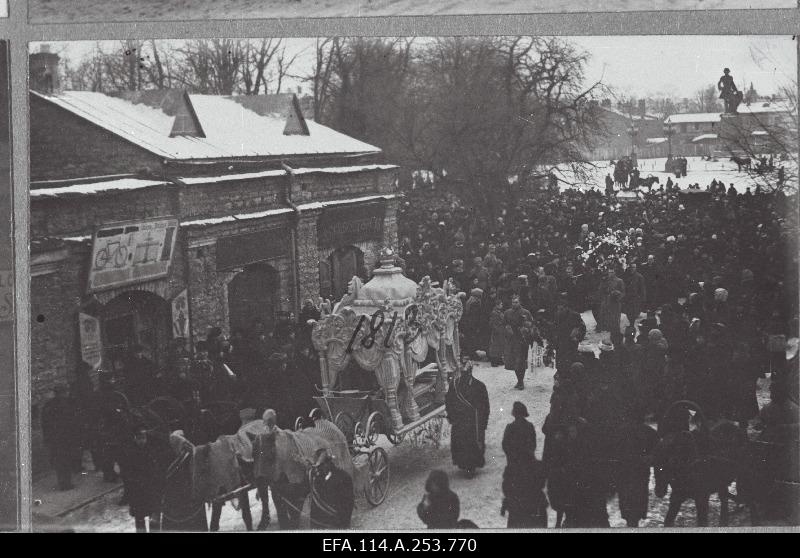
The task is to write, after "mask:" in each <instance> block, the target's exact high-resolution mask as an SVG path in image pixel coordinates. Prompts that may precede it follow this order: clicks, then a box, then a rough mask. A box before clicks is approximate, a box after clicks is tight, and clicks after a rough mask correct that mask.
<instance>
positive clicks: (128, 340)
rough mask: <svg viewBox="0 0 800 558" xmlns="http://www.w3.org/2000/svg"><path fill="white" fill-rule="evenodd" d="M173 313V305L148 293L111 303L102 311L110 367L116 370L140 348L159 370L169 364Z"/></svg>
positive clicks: (128, 295)
mask: <svg viewBox="0 0 800 558" xmlns="http://www.w3.org/2000/svg"><path fill="white" fill-rule="evenodd" d="M170 313H171V308H170V304H169V302H167V301H166V300H164V299H163V298H161V297H160V296H158V295H156V294H153V293H151V292H147V291H128V292H125V293H122V294H121V295H119V296H116V297H114V298H112V299H111V300H110V301H108V303H107V304H106V305H105V306H103V308H102V310H101V311H100V322H101V330H102V336H103V347H104V351H103V352H104V357H105V359H104V360H105V362H106V366H107V367H111V368H112V369H113V368H114V367H115V363H116V362H119V361H120V360H122V359H124V358H125V357H126V355H127V354H128V353H129V351H130V350H131V348H132V347H133V346H134V345H137V344H138V345H142V346H144V348H145V353H146V354H147V356H149V358H150V359H151V360H152V361H153V362H154V363H155V364H156V365H157V366H163V365H164V364H166V359H167V354H168V353H167V351H168V346H169V342H170V340H171V339H172V334H171V333H172V322H171V319H170Z"/></svg>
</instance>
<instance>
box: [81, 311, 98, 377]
mask: <svg viewBox="0 0 800 558" xmlns="http://www.w3.org/2000/svg"><path fill="white" fill-rule="evenodd" d="M78 325H79V327H80V329H81V359H82V360H83V361H84V362H85V363H86V364H88V365H89V366H91V367H92V369H93V370H97V369H98V368H100V362H101V361H102V356H103V345H102V342H101V340H100V320H98V319H97V318H95V317H94V316H90V315H89V314H84V313H83V312H81V313H80V314H78Z"/></svg>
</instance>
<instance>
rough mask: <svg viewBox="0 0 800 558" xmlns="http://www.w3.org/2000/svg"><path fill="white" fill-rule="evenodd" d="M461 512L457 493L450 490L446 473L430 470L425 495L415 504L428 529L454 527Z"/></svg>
mask: <svg viewBox="0 0 800 558" xmlns="http://www.w3.org/2000/svg"><path fill="white" fill-rule="evenodd" d="M460 514H461V503H460V501H459V499H458V495H456V493H455V492H453V491H452V490H450V480H449V479H448V478H447V473H445V472H444V471H440V470H438V469H437V470H434V471H431V473H430V475H428V480H427V481H426V482H425V495H424V496H423V497H422V501H421V502H420V503H419V504H417V516H419V518H420V519H421V520H422V522H423V523H424V524H425V525H426V526H427V527H428V529H455V528H456V527H457V525H458V517H459V515H460Z"/></svg>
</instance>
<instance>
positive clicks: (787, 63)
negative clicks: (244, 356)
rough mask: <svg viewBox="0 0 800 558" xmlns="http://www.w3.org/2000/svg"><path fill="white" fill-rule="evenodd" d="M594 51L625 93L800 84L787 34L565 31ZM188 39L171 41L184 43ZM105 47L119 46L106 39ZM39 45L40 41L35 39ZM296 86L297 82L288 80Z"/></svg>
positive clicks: (309, 61) (595, 76) (291, 42)
mask: <svg viewBox="0 0 800 558" xmlns="http://www.w3.org/2000/svg"><path fill="white" fill-rule="evenodd" d="M565 40H569V41H571V42H573V43H575V44H576V45H577V46H578V47H579V48H581V49H583V50H585V51H586V52H588V53H589V54H590V60H589V63H588V65H587V68H586V79H587V82H589V81H591V82H594V81H598V80H602V81H603V83H605V84H606V85H608V86H609V87H611V88H612V89H613V90H614V91H615V92H616V94H617V95H619V96H621V97H673V98H677V99H680V98H684V97H686V98H692V97H694V96H695V93H696V92H697V91H698V90H700V89H701V88H703V87H707V86H708V85H715V84H716V83H717V80H718V79H719V77H720V76H721V75H722V70H723V68H726V67H727V68H730V69H731V74H732V75H733V77H734V79H735V80H736V83H737V85H738V86H739V87H740V88H746V87H749V84H750V83H751V82H752V83H753V84H754V85H755V88H756V89H757V90H758V92H759V93H760V94H762V95H772V94H776V93H780V91H781V90H782V88H785V87H787V86H789V85H794V86H796V84H797V43H796V41H795V40H794V39H793V38H792V37H788V36H765V35H759V36H728V35H725V36H693V35H681V36H675V35H672V36H624V37H623V36H613V37H608V36H605V37H565ZM284 41H285V44H286V47H287V53H295V52H297V53H300V55H299V56H298V59H297V66H296V68H295V69H294V73H297V74H308V73H310V70H311V68H312V65H313V61H314V56H313V52H314V45H315V42H316V39H284ZM182 42H183V41H180V40H175V41H170V43H171V44H173V45H174V46H175V47H179V46H180V45H181V43H182ZM94 45H95V42H90V41H76V42H69V43H65V42H62V43H59V42H54V43H50V48H51V49H52V50H53V51H54V52H58V53H59V54H61V55H62V57H65V56H66V57H67V58H69V59H70V61H71V62H72V63H73V65H75V64H76V63H77V62H78V61H79V60H80V59H81V58H82V57H85V56H87V55H88V54H89V53H90V52H91V50H92V49H93V47H94ZM101 45H102V47H101V48H103V49H104V50H108V51H111V50H113V49H118V48H120V43H119V42H118V41H104V42H102V43H101ZM31 50H32V51H38V50H39V43H33V44H32V45H31ZM287 85H288V86H289V87H290V88H292V89H294V88H295V87H296V86H297V85H301V84H300V83H298V82H293V81H292V80H289V81H288V83H287Z"/></svg>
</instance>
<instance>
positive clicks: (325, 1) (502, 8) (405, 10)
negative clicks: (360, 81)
mask: <svg viewBox="0 0 800 558" xmlns="http://www.w3.org/2000/svg"><path fill="white" fill-rule="evenodd" d="M796 7H797V0H433V1H425V0H129V1H127V2H120V1H112V2H107V3H106V2H98V1H97V0H29V1H28V13H29V18H30V21H31V23H37V24H38V23H90V22H102V21H120V22H124V21H165V20H187V19H195V20H201V19H245V18H246V19H264V18H309V17H312V18H319V17H377V16H441V15H497V14H535V13H570V12H617V11H653V10H750V9H769V8H772V9H776V8H778V9H780V8H796Z"/></svg>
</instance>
